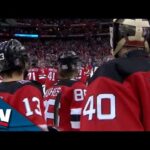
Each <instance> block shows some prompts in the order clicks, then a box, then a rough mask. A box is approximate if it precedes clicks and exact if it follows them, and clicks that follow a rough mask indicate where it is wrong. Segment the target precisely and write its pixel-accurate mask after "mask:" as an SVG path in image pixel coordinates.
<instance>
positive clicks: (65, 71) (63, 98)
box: [44, 51, 86, 131]
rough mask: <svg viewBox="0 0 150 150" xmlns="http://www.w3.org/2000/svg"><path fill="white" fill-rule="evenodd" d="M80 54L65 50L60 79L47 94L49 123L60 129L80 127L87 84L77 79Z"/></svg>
mask: <svg viewBox="0 0 150 150" xmlns="http://www.w3.org/2000/svg"><path fill="white" fill-rule="evenodd" d="M77 61H78V56H77V55H76V54H75V52H73V51H66V52H63V53H62V54H61V55H60V56H59V59H58V63H59V64H58V72H59V80H58V82H57V83H55V84H54V85H53V86H52V87H51V88H49V89H48V90H47V91H46V94H45V97H44V99H45V107H46V110H45V116H46V120H47V124H48V126H49V127H51V128H56V129H57V130H58V131H78V130H79V129H80V114H81V106H80V105H81V102H82V101H83V100H84V95H85V92H86V86H85V84H83V83H82V82H80V81H78V80H75V77H76V74H77V69H78V66H77Z"/></svg>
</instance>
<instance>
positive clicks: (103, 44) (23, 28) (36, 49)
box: [0, 18, 111, 66]
mask: <svg viewBox="0 0 150 150" xmlns="http://www.w3.org/2000/svg"><path fill="white" fill-rule="evenodd" d="M1 22H2V21H1ZM6 22H8V23H10V24H11V22H12V23H13V25H10V26H9V25H8V26H1V27H0V36H1V41H4V39H5V38H6V37H7V39H9V38H14V37H13V35H14V34H15V33H30V34H31V33H32V34H33V33H38V34H39V35H40V38H38V39H19V40H21V42H22V43H23V44H24V45H25V46H26V48H27V49H28V52H29V55H30V59H31V61H32V60H33V59H37V60H39V62H41V63H43V62H44V63H45V65H56V63H57V58H58V55H59V53H60V52H62V51H67V50H73V51H75V52H76V53H77V54H79V56H80V59H81V61H82V63H83V64H87V63H88V64H91V65H92V66H99V65H101V64H102V63H103V62H104V61H106V59H104V58H106V56H108V55H109V54H110V44H109V25H110V24H109V23H111V19H108V20H107V19H84V18H83V19H71V18H66V19H48V18H44V19H11V20H10V19H7V20H6ZM103 33H106V35H103ZM100 34H102V35H100ZM42 35H45V36H50V35H55V36H54V38H52V37H49V38H46V37H44V36H43V37H42ZM80 35H81V36H80ZM7 39H6V40H7Z"/></svg>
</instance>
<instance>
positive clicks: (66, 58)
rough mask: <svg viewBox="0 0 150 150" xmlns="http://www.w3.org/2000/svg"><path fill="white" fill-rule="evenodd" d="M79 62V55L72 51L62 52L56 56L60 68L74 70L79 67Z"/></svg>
mask: <svg viewBox="0 0 150 150" xmlns="http://www.w3.org/2000/svg"><path fill="white" fill-rule="evenodd" d="M79 62H80V61H79V57H78V56H77V54H76V53H75V52H74V51H65V52H62V53H61V54H60V55H59V57H58V66H59V69H61V70H68V71H73V70H76V69H78V67H79V64H80V63H79Z"/></svg>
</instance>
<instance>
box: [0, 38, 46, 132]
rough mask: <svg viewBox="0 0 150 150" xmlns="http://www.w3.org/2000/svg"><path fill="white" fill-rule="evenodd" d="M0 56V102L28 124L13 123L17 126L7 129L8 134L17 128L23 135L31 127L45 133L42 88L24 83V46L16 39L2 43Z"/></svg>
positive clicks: (26, 64) (26, 81)
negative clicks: (9, 107) (8, 106)
mask: <svg viewBox="0 0 150 150" xmlns="http://www.w3.org/2000/svg"><path fill="white" fill-rule="evenodd" d="M0 56H1V58H0V76H2V80H3V81H2V83H0V98H1V100H3V101H4V102H5V103H7V104H8V105H10V106H11V107H12V108H13V109H15V110H16V111H17V112H19V113H20V114H21V115H22V116H23V117H24V118H26V119H27V120H29V122H30V123H29V124H23V125H22V126H17V124H20V123H19V122H16V123H15V124H16V126H15V125H13V126H10V127H9V130H11V128H12V129H13V131H14V130H15V129H16V130H17V128H20V130H21V129H22V131H32V129H33V128H32V127H31V124H33V125H34V126H35V127H36V128H39V129H40V131H47V125H46V121H45V119H44V103H43V93H42V87H41V86H40V85H39V84H38V83H37V82H36V81H33V82H31V81H29V80H23V77H24V71H25V70H26V69H27V67H28V56H27V53H26V50H25V48H24V46H22V44H21V43H20V42H19V41H18V40H15V39H11V40H9V41H5V42H2V43H0ZM1 107H2V106H1ZM1 109H2V108H1ZM33 125H32V126H33ZM25 128H26V129H25Z"/></svg>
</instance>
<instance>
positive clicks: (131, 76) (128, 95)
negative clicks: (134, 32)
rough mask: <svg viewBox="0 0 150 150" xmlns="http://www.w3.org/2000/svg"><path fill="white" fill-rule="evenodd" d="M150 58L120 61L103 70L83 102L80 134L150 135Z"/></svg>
mask: <svg viewBox="0 0 150 150" xmlns="http://www.w3.org/2000/svg"><path fill="white" fill-rule="evenodd" d="M149 81H150V58H148V57H147V56H146V57H145V56H142V53H141V54H140V55H137V54H136V56H134V55H133V56H132V57H131V56H130V58H118V59H116V60H113V61H111V62H108V63H106V64H104V65H103V66H102V67H100V68H99V69H98V70H97V71H96V72H95V74H94V75H93V77H92V78H91V80H90V83H89V86H88V88H87V95H86V98H85V101H83V105H82V107H83V111H82V115H81V131H150V115H149V114H150V109H149V108H150V92H149V90H150V82H149Z"/></svg>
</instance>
